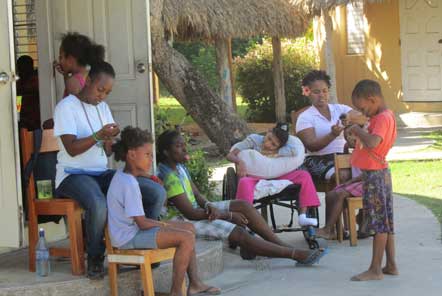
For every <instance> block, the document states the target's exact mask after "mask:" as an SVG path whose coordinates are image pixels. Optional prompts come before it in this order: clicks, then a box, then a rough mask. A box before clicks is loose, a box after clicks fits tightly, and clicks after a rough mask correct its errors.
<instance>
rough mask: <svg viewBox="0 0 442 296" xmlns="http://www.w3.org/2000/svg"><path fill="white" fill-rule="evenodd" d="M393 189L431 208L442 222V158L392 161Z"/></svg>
mask: <svg viewBox="0 0 442 296" xmlns="http://www.w3.org/2000/svg"><path fill="white" fill-rule="evenodd" d="M390 167H391V171H392V175H393V191H394V192H395V193H398V194H400V195H403V196H406V197H409V198H411V199H413V200H416V201H417V202H418V203H421V204H423V205H424V206H426V207H427V208H429V209H430V210H431V211H432V212H433V213H434V215H435V216H436V218H437V219H438V220H439V222H440V223H442V160H434V161H404V162H391V163H390Z"/></svg>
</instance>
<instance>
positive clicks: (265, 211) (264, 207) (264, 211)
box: [261, 205, 269, 222]
mask: <svg viewBox="0 0 442 296" xmlns="http://www.w3.org/2000/svg"><path fill="white" fill-rule="evenodd" d="M261 216H262V218H263V219H264V221H266V222H268V219H269V218H268V217H269V216H268V214H267V205H265V206H263V207H262V208H261Z"/></svg>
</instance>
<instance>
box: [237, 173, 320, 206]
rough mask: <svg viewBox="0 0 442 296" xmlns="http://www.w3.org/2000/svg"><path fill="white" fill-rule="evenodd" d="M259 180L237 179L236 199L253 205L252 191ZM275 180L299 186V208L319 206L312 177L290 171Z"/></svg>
mask: <svg viewBox="0 0 442 296" xmlns="http://www.w3.org/2000/svg"><path fill="white" fill-rule="evenodd" d="M259 180H261V179H259V178H256V177H242V178H241V179H239V183H238V189H237V191H236V199H240V200H244V201H246V202H248V203H249V204H253V191H254V190H255V186H256V184H257V183H258V181H259ZM275 180H289V181H291V182H293V183H294V184H300V185H301V190H300V192H299V207H300V208H308V207H318V206H319V205H320V204H321V202H320V201H319V198H318V194H317V193H316V188H315V185H314V184H313V180H312V177H311V176H310V174H309V173H308V172H307V171H302V170H299V171H292V172H290V173H288V174H285V175H284V176H281V177H279V178H276V179H275Z"/></svg>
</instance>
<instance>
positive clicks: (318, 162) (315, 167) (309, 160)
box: [300, 154, 335, 181]
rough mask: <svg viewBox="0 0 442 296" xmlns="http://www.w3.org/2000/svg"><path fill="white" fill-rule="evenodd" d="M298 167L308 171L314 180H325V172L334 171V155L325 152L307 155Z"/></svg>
mask: <svg viewBox="0 0 442 296" xmlns="http://www.w3.org/2000/svg"><path fill="white" fill-rule="evenodd" d="M300 169H303V170H306V171H308V172H309V173H310V174H311V175H312V178H313V180H315V181H321V180H325V176H326V175H327V173H328V172H329V171H330V170H333V171H334V169H335V155H334V154H326V155H311V156H307V157H306V158H305V160H304V163H303V164H302V166H301V168H300Z"/></svg>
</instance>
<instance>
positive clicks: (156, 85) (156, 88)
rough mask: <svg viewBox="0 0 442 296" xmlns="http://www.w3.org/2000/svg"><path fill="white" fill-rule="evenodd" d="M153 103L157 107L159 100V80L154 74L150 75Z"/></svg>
mask: <svg viewBox="0 0 442 296" xmlns="http://www.w3.org/2000/svg"><path fill="white" fill-rule="evenodd" d="M152 88H153V103H154V104H155V105H158V103H159V100H160V80H159V79H158V76H157V74H156V73H155V72H153V73H152Z"/></svg>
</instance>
